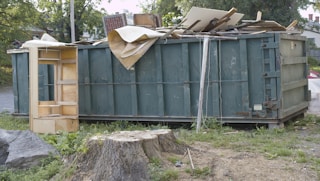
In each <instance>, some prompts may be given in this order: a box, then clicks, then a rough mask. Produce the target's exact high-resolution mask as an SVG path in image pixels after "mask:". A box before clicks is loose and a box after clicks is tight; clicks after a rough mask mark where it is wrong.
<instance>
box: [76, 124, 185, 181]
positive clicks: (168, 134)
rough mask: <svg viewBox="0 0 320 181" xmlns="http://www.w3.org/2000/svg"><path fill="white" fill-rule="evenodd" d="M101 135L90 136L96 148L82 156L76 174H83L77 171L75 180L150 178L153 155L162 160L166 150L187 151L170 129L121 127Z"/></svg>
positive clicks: (141, 179) (111, 180)
mask: <svg viewBox="0 0 320 181" xmlns="http://www.w3.org/2000/svg"><path fill="white" fill-rule="evenodd" d="M101 138H102V139H96V141H95V140H94V139H90V140H89V142H88V143H90V145H91V147H92V148H94V149H90V148H89V151H88V152H87V154H85V155H82V157H80V158H79V162H80V163H78V165H79V169H78V170H77V171H76V174H77V173H82V176H81V175H79V174H78V175H75V176H74V177H73V179H72V180H79V179H81V180H83V179H90V180H97V181H98V180H110V181H143V180H145V181H147V180H150V176H149V174H148V163H149V160H150V159H153V158H157V159H159V160H162V153H163V152H169V153H175V154H184V153H185V151H186V148H187V147H186V146H185V145H183V144H179V143H178V142H177V140H176V138H175V136H174V134H173V132H172V131H171V130H170V129H161V130H152V131H150V130H149V131H121V132H117V133H114V134H112V135H110V136H107V137H101ZM99 142H100V143H99ZM102 143H103V144H102ZM97 145H102V146H100V147H99V146H97ZM100 148H101V149H100ZM89 155H94V156H89ZM88 159H89V160H88ZM89 162H90V163H89ZM92 163H94V165H93V164H92ZM86 165H87V166H88V167H86ZM84 172H85V173H87V174H83V173H84Z"/></svg>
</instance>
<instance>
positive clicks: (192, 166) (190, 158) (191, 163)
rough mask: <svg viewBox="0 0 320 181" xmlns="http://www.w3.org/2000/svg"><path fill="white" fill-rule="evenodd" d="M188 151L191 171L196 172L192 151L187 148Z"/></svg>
mask: <svg viewBox="0 0 320 181" xmlns="http://www.w3.org/2000/svg"><path fill="white" fill-rule="evenodd" d="M187 151H188V156H189V160H190V165H191V169H192V170H194V164H193V161H192V157H191V153H190V149H189V148H187Z"/></svg>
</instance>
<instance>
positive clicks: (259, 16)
mask: <svg viewBox="0 0 320 181" xmlns="http://www.w3.org/2000/svg"><path fill="white" fill-rule="evenodd" d="M261 17H262V12H261V11H258V12H257V18H256V21H261Z"/></svg>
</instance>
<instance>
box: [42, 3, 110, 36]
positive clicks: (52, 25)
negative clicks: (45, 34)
mask: <svg viewBox="0 0 320 181" xmlns="http://www.w3.org/2000/svg"><path fill="white" fill-rule="evenodd" d="M100 2H101V0H94V1H92V0H81V1H80V0H78V1H77V0H76V1H74V17H75V36H76V37H75V39H76V40H80V38H81V35H82V34H83V32H85V31H86V32H88V33H89V34H95V33H96V34H98V37H97V38H102V37H103V36H104V32H103V22H102V17H103V15H104V10H102V9H101V10H100V11H99V10H97V4H99V3H100ZM38 8H39V9H40V10H41V11H42V12H43V13H42V14H43V16H42V17H41V18H42V20H43V21H42V22H43V23H42V25H41V28H43V29H46V30H47V31H49V32H51V34H52V35H53V36H55V38H57V39H58V40H59V41H61V42H70V40H71V38H70V37H71V26H70V0H39V1H38Z"/></svg>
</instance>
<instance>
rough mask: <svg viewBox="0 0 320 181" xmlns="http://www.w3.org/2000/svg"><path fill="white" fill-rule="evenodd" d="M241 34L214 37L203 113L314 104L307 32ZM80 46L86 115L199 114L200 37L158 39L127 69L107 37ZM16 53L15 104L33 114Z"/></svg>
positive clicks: (264, 118) (257, 118)
mask: <svg viewBox="0 0 320 181" xmlns="http://www.w3.org/2000/svg"><path fill="white" fill-rule="evenodd" d="M237 38H238V39H237V40H217V39H211V40H210V43H209V55H208V66H207V71H206V79H205V89H204V90H205V92H204V101H203V102H204V103H203V104H204V105H203V117H209V118H210V117H211V118H213V117H214V118H217V119H218V120H221V121H223V122H233V123H238V122H239V123H278V122H281V121H283V120H286V119H289V118H290V117H291V116H293V115H297V114H300V113H303V112H304V111H305V110H306V109H307V107H308V84H307V79H306V77H307V62H306V43H305V42H306V39H305V38H304V37H301V36H293V35H287V34H279V33H264V34H258V35H241V36H238V37H237ZM78 51H79V52H78V54H79V56H78V57H79V62H78V66H79V113H80V118H82V119H99V120H144V121H168V122H181V121H193V119H194V118H195V117H196V115H197V108H198V97H199V84H200V83H199V81H200V71H201V57H202V55H201V53H202V40H201V39H198V38H188V39H180V40H159V41H157V42H156V44H155V45H153V46H152V47H151V48H150V50H149V51H147V53H146V54H145V55H144V56H143V57H142V58H141V59H140V60H139V61H138V62H137V63H136V65H135V66H134V70H126V69H125V68H124V67H123V66H122V65H121V64H120V62H119V61H118V60H117V59H116V58H115V56H114V55H113V54H112V53H111V51H110V49H109V46H108V44H102V45H98V46H91V45H90V46H84V45H79V47H78ZM12 61H13V67H14V70H15V71H14V81H13V86H14V90H15V91H14V94H15V112H16V114H20V113H21V114H28V103H27V104H22V102H26V101H27V97H28V96H25V97H21V96H20V95H21V94H24V95H25V94H26V95H28V93H27V90H28V83H27V81H25V80H20V79H25V77H26V76H25V75H26V74H27V70H28V69H27V66H28V56H27V53H22V54H21V53H20V54H19V53H13V54H12ZM18 63H20V64H22V65H20V66H17V64H18ZM21 69H23V70H21ZM49 70H50V68H49V67H44V68H43V76H40V77H41V79H42V85H39V86H40V87H41V93H40V94H41V95H42V97H44V98H46V99H48V98H50V96H53V95H52V91H53V89H52V88H51V87H50V82H52V75H50V71H49ZM20 71H22V73H23V74H22V75H21V73H20ZM46 71H49V73H48V75H47V76H45V72H46ZM21 76H24V77H21ZM21 81H24V84H23V85H22V86H21V85H20V84H21ZM39 91H40V90H39ZM21 101H22V102H21Z"/></svg>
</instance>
